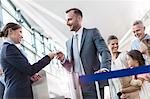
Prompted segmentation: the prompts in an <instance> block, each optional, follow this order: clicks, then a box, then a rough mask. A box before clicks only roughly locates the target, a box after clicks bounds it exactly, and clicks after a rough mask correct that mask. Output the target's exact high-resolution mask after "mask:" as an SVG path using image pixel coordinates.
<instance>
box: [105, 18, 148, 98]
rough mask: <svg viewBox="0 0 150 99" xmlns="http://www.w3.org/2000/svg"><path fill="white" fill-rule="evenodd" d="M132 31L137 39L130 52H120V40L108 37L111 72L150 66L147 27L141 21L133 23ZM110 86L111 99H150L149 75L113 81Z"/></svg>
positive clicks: (110, 81)
mask: <svg viewBox="0 0 150 99" xmlns="http://www.w3.org/2000/svg"><path fill="white" fill-rule="evenodd" d="M132 29H133V33H134V34H135V37H136V38H135V39H133V40H132V42H131V48H132V49H131V50H130V51H124V52H120V51H118V48H119V42H118V38H117V37H116V36H115V35H111V36H109V37H108V39H107V43H108V47H109V50H110V52H111V55H112V64H111V70H119V69H125V68H134V67H138V66H144V65H150V62H149V61H150V36H149V35H148V34H146V33H145V26H144V25H143V23H142V21H140V20H138V21H135V22H134V23H133V26H132ZM109 86H110V94H111V99H150V74H149V73H147V74H137V75H133V76H128V77H123V78H115V79H111V80H109Z"/></svg>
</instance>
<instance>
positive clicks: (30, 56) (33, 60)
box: [25, 48, 36, 64]
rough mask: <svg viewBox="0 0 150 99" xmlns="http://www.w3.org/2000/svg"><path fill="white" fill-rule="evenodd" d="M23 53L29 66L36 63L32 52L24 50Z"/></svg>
mask: <svg viewBox="0 0 150 99" xmlns="http://www.w3.org/2000/svg"><path fill="white" fill-rule="evenodd" d="M25 53H26V55H27V58H28V60H29V62H30V63H31V64H33V63H35V62H36V55H35V54H34V53H33V52H32V51H30V50H28V49H27V48H25Z"/></svg>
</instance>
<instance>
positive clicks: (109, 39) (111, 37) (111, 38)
mask: <svg viewBox="0 0 150 99" xmlns="http://www.w3.org/2000/svg"><path fill="white" fill-rule="evenodd" d="M114 39H117V40H118V38H117V36H115V35H110V36H109V37H108V39H107V44H109V43H110V41H111V40H114Z"/></svg>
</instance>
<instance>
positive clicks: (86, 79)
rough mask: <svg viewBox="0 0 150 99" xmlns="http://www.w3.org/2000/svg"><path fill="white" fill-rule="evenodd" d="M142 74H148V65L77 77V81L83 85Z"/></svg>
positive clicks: (149, 68)
mask: <svg viewBox="0 0 150 99" xmlns="http://www.w3.org/2000/svg"><path fill="white" fill-rule="evenodd" d="M142 73H150V65H146V66H139V67H135V68H128V69H121V70H115V71H110V72H103V73H97V74H91V75H82V76H80V77H79V79H80V83H81V84H84V83H91V82H94V81H99V80H107V79H112V78H119V77H125V76H131V75H136V74H142Z"/></svg>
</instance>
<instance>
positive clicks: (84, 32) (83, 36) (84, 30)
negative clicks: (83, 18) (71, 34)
mask: <svg viewBox="0 0 150 99" xmlns="http://www.w3.org/2000/svg"><path fill="white" fill-rule="evenodd" d="M86 32H87V30H86V29H85V28H83V33H82V38H81V45H80V52H81V50H82V47H83V44H84V41H85V37H86V34H87V33H86Z"/></svg>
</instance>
